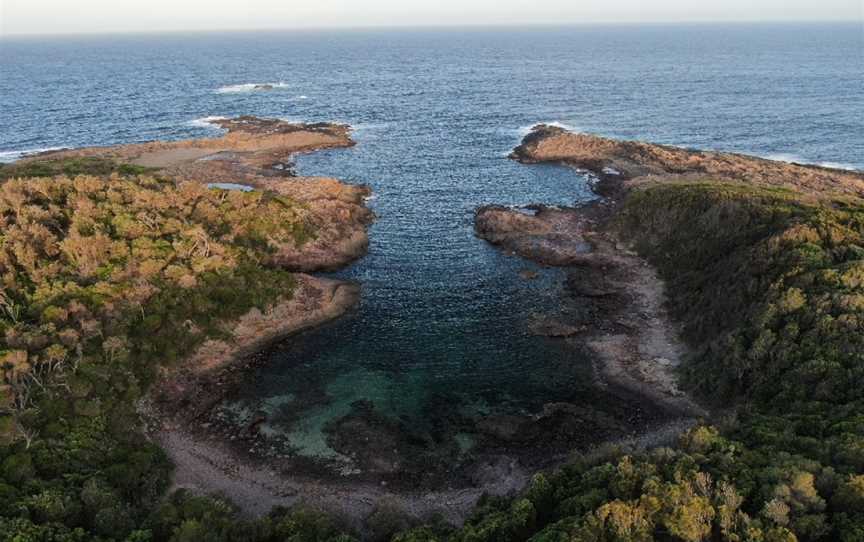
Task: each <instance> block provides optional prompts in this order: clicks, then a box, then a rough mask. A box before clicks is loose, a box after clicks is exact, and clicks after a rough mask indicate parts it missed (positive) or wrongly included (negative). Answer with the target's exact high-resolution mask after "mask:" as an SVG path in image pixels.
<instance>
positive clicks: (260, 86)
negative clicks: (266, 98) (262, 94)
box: [216, 82, 305, 99]
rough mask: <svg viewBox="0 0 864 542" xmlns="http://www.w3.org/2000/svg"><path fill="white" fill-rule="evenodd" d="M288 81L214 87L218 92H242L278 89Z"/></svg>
mask: <svg viewBox="0 0 864 542" xmlns="http://www.w3.org/2000/svg"><path fill="white" fill-rule="evenodd" d="M289 86H290V85H288V83H282V82H279V83H242V84H240V85H226V86H224V87H219V88H218V89H216V92H217V93H218V94H240V93H244V92H259V91H268V90H280V89H285V88H288V87H289ZM301 99H305V98H301Z"/></svg>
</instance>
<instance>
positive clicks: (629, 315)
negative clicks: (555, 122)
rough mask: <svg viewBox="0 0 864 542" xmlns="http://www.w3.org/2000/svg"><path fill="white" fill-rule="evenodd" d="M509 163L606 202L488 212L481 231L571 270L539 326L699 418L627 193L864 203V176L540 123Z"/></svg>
mask: <svg viewBox="0 0 864 542" xmlns="http://www.w3.org/2000/svg"><path fill="white" fill-rule="evenodd" d="M510 157H511V158H512V159H514V160H518V161H519V162H522V163H525V164H535V163H544V162H545V163H560V164H564V165H567V166H569V167H573V168H575V169H577V170H579V171H582V172H584V173H586V174H587V175H588V176H589V178H590V179H591V180H592V185H593V187H594V190H595V192H596V193H597V194H598V196H599V199H597V200H595V201H594V202H591V203H589V204H587V205H584V206H581V207H579V208H558V207H549V206H545V205H543V204H542V203H537V204H535V205H529V206H527V207H525V208H522V209H513V208H509V207H501V206H494V205H493V206H486V207H481V208H479V209H478V210H477V212H476V217H475V230H476V232H477V235H478V236H480V237H482V238H483V239H486V240H487V241H489V242H490V243H492V244H495V245H498V246H500V247H501V248H502V249H504V250H507V251H511V252H513V253H515V254H518V255H519V256H520V257H523V258H526V259H529V260H532V261H534V262H537V263H540V264H542V265H547V266H556V267H564V268H566V269H567V270H568V280H567V286H566V293H565V298H566V299H565V300H563V301H564V302H565V303H566V304H571V305H575V306H578V307H579V310H575V311H570V312H569V313H562V314H556V315H549V316H548V317H546V318H543V319H541V320H540V321H538V322H537V323H536V325H535V327H534V329H535V332H536V333H538V334H540V335H546V336H554V337H561V338H563V339H565V340H567V341H570V342H572V343H574V344H575V345H580V346H584V347H588V348H589V349H590V350H591V351H593V352H594V354H595V355H596V356H597V359H598V360H599V361H600V364H599V367H598V369H599V370H600V373H601V375H602V376H603V378H604V379H607V380H608V381H609V382H611V383H614V384H617V385H623V386H625V387H626V388H628V389H631V390H633V391H636V392H639V393H642V394H644V395H645V396H647V397H649V398H651V399H653V400H655V401H658V402H659V403H660V404H663V405H665V406H667V407H668V408H670V409H672V410H673V411H677V412H680V413H681V414H684V415H687V416H691V417H694V419H695V418H699V417H703V416H707V414H708V413H707V411H706V410H705V409H704V408H702V407H700V406H699V405H697V404H696V403H694V402H693V401H692V399H690V398H688V397H687V396H686V395H685V394H684V393H683V392H682V390H681V387H680V386H679V384H678V377H677V376H676V373H677V370H678V368H679V366H680V365H681V363H682V361H683V360H684V359H686V357H687V352H688V348H687V346H686V345H685V344H684V342H683V341H682V340H681V339H680V326H679V325H678V324H676V322H675V321H674V319H673V318H672V317H671V316H670V315H669V313H668V311H667V310H666V306H667V296H666V285H665V283H664V281H663V280H662V279H661V278H660V277H659V276H658V273H657V271H656V270H655V269H654V267H653V266H652V265H651V264H649V262H648V261H647V260H646V259H645V258H644V257H640V256H639V254H637V252H636V250H635V247H634V246H633V242H632V240H629V239H628V236H627V235H624V234H623V233H622V231H621V229H620V228H619V227H618V226H619V223H618V220H619V216H618V215H619V213H620V212H621V210H622V208H623V206H624V202H625V201H626V199H627V197H628V194H629V193H630V192H631V191H632V190H638V189H643V188H645V187H647V186H652V185H658V184H671V185H675V184H681V185H684V184H686V183H688V182H694V181H705V180H709V179H710V181H711V182H712V183H730V184H732V183H742V184H745V185H747V186H754V185H755V186H765V187H771V188H779V189H790V190H795V191H796V192H797V193H801V194H806V196H807V197H810V198H820V197H824V196H825V195H829V196H831V197H835V196H836V195H837V194H843V195H849V196H862V195H864V174H862V173H861V172H855V171H843V170H834V169H830V168H824V167H819V166H811V165H802V164H788V163H783V162H777V161H772V160H766V159H762V158H757V157H752V156H746V155H740V154H733V153H721V152H708V151H697V150H687V149H681V148H677V147H670V146H663V145H656V144H651V143H643V142H632V141H616V140H612V139H608V138H604V137H599V136H595V135H590V134H581V133H571V132H568V131H567V130H564V129H562V128H559V127H555V126H546V125H538V126H536V127H535V128H534V129H533V130H532V132H531V133H530V134H528V135H527V136H526V137H525V139H524V141H523V142H522V144H521V145H519V146H518V147H517V148H516V149H515V150H514V151H513V153H512V154H511V155H510Z"/></svg>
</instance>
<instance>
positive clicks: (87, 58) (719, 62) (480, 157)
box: [0, 24, 864, 470]
mask: <svg viewBox="0 0 864 542" xmlns="http://www.w3.org/2000/svg"><path fill="white" fill-rule="evenodd" d="M259 85H269V87H270V88H268V89H267V90H264V89H262V88H260V86H259ZM234 115H258V116H270V117H279V118H285V119H290V120H296V121H310V122H312V121H338V122H344V123H348V124H351V125H352V126H353V127H354V129H355V133H354V137H355V139H356V140H357V141H358V145H357V146H356V147H354V148H351V149H342V150H332V151H325V152H319V153H314V154H309V155H304V156H300V157H298V159H297V167H298V171H299V172H300V173H301V174H308V175H328V176H335V177H338V178H340V179H343V180H345V181H348V182H352V183H363V184H368V185H370V186H371V187H372V189H373V191H374V197H373V199H371V200H370V201H369V204H370V206H371V207H372V208H373V209H374V211H375V212H376V214H377V215H378V221H377V222H376V224H375V225H374V226H373V228H372V229H371V232H370V233H371V238H372V242H371V247H370V253H369V255H368V256H367V257H366V258H365V259H363V260H362V261H360V262H358V263H357V264H355V265H353V266H351V267H350V268H348V269H346V270H344V271H342V272H339V273H337V274H335V276H338V277H341V278H347V279H350V280H356V281H359V282H361V283H362V284H363V300H362V302H361V304H360V306H359V307H358V308H357V309H356V310H355V311H353V312H352V313H351V314H349V315H348V316H347V317H345V318H343V319H342V320H340V321H338V322H336V323H334V324H331V325H328V326H325V327H324V328H322V329H320V330H316V331H313V332H310V333H306V334H304V335H302V336H300V337H295V338H292V339H290V340H289V341H287V342H286V343H285V344H283V345H280V346H279V347H277V348H274V349H273V350H272V351H271V352H269V353H268V354H267V360H268V362H267V363H263V364H259V365H258V366H256V368H255V370H254V371H251V372H250V374H249V375H248V377H246V378H245V379H244V380H243V381H242V382H240V383H239V384H238V387H237V389H236V390H235V392H234V393H233V394H232V396H231V397H230V398H229V400H227V401H226V402H225V403H224V404H223V405H222V407H221V408H220V409H219V410H218V412H217V415H216V417H217V418H218V419H219V420H221V421H222V422H223V423H228V424H232V423H233V424H237V425H238V426H242V425H243V424H245V423H248V421H249V420H251V419H255V418H257V417H259V416H260V415H261V413H263V414H264V415H265V417H266V418H267V422H266V423H265V424H264V425H263V426H262V429H261V430H262V433H263V434H264V435H266V436H267V437H268V438H270V440H271V441H272V442H271V444H270V445H268V446H267V447H265V448H266V449H265V450H264V453H268V454H277V455H280V454H281V455H290V456H298V457H305V458H310V459H315V460H320V461H323V462H325V463H328V464H332V465H338V466H339V468H342V469H343V470H344V469H345V468H349V470H350V466H351V459H350V458H348V457H346V456H345V455H344V454H343V453H341V452H339V451H338V450H337V449H336V447H335V446H334V442H335V441H334V438H335V439H337V440H338V437H339V435H338V432H339V431H340V427H342V425H344V424H342V421H344V420H345V419H346V417H349V416H355V415H357V413H358V412H359V411H364V412H365V411H368V410H369V409H372V410H373V411H374V412H375V413H376V416H377V418H376V419H379V420H380V421H381V422H380V423H382V424H384V425H387V424H391V425H393V426H398V427H400V428H401V429H400V430H401V431H402V432H404V433H409V434H410V436H411V439H412V442H413V443H415V444H416V445H417V446H420V447H421V448H422V447H424V446H425V447H426V448H429V449H432V448H435V447H438V448H441V449H446V450H450V451H448V452H446V453H448V454H451V455H455V456H458V455H460V454H466V453H467V452H468V451H470V450H471V449H472V448H473V447H474V446H475V445H477V442H478V440H481V439H482V437H481V436H479V435H478V434H477V433H476V431H475V429H474V427H475V425H474V423H473V422H474V421H476V420H477V419H481V418H488V417H489V416H506V415H512V416H531V415H535V414H537V413H538V412H540V411H542V409H543V408H544V405H547V404H549V403H553V402H559V403H568V404H573V405H579V406H580V407H584V408H586V409H588V408H590V409H591V411H592V412H593V414H586V419H588V418H591V420H592V421H591V422H590V423H588V422H586V424H585V428H584V432H583V434H579V435H577V436H575V437H573V439H574V440H575V441H578V443H579V444H585V443H590V442H596V441H600V440H603V439H605V438H610V437H613V436H621V435H619V433H622V431H625V429H627V430H629V428H632V427H633V424H638V423H644V424H649V423H651V421H652V420H654V419H655V418H654V416H653V415H652V414H651V413H650V412H647V413H646V412H643V411H642V410H640V408H639V407H638V406H637V403H638V401H637V400H636V399H634V398H632V397H626V396H622V395H620V394H617V393H615V392H614V390H608V389H604V388H601V387H598V386H597V385H596V381H595V375H594V371H593V367H592V360H591V359H590V356H588V355H587V354H585V353H580V352H579V351H574V350H573V349H571V348H567V347H565V346H564V345H563V344H562V343H561V342H560V341H555V340H551V339H543V338H539V337H535V336H533V335H532V334H531V333H530V332H529V331H528V326H529V323H530V322H531V321H532V318H535V317H536V316H537V315H538V314H541V313H544V312H545V311H548V310H550V308H556V306H557V305H556V304H557V299H558V297H557V296H558V293H559V292H560V290H561V288H562V287H563V286H562V285H563V281H564V279H565V277H564V274H563V272H561V271H556V270H549V269H539V268H537V267H536V266H534V265H533V264H530V263H528V262H525V261H522V260H520V259H518V258H516V257H514V256H510V255H507V254H504V253H502V252H500V251H498V250H497V249H495V248H492V247H490V246H488V245H487V244H486V243H485V242H483V241H481V240H479V239H477V238H476V237H475V236H474V234H473V212H474V209H475V208H476V207H477V206H479V205H483V204H491V203H496V204H502V205H512V206H522V205H526V204H531V203H546V204H553V205H575V204H578V203H580V202H585V201H588V200H590V199H591V198H592V197H594V196H593V195H592V193H591V191H590V188H589V179H588V178H587V177H585V176H584V175H581V174H579V173H578V172H575V171H573V170H570V169H567V168H564V167H559V166H551V165H539V166H524V165H520V164H517V163H515V162H513V161H510V160H508V159H507V158H506V156H507V154H508V152H509V151H510V150H511V149H512V148H513V147H514V146H515V145H517V144H518V143H519V141H520V139H521V138H522V137H523V136H524V135H525V134H526V133H527V132H528V130H529V129H530V127H531V126H532V125H534V124H536V123H540V122H544V123H555V124H558V125H560V126H563V127H566V128H569V129H572V130H579V131H586V132H591V133H596V134H601V135H606V136H611V137H617V138H627V139H644V140H649V141H652V142H658V143H665V144H670V145H678V146H685V147H696V148H702V149H718V150H725V151H737V152H744V153H749V154H755V155H759V156H764V157H769V158H772V159H777V160H788V161H799V162H807V163H817V164H823V165H829V166H832V167H841V168H853V169H855V168H857V169H864V31H862V28H861V26H860V25H855V24H831V25H829V24H811V25H804V24H783V25H767V24H766V25H756V24H749V25H743V24H742V25H707V24H705V25H672V26H669V25H646V26H627V25H616V26H572V27H534V28H498V29H482V28H476V29H468V28H453V29H416V30H363V31H360V30H355V31H338V32H337V31H330V32H325V31H315V32H313V31H303V32H288V31H285V32H259V33H223V34H208V33H202V34H162V35H140V36H138V35H135V36H130V35H125V36H96V37H74V38H73V37H66V38H59V37H58V38H53V37H44V38H26V39H24V38H19V39H14V40H12V39H4V40H0V161H11V160H14V159H16V158H17V157H20V156H21V155H22V154H23V153H26V152H28V151H34V150H39V149H49V148H63V147H79V146H86V145H107V144H116V143H129V142H137V141H146V140H152V139H179V138H189V137H205V136H209V135H216V134H218V133H219V131H218V129H216V128H215V127H214V126H213V125H212V124H210V123H209V122H208V120H209V119H212V118H213V117H222V116H224V117H227V116H234ZM524 270H534V271H538V272H540V277H539V279H538V280H536V281H526V280H524V279H523V278H521V277H520V272H522V271H524ZM364 409H365V410H364ZM598 416H601V417H604V418H603V419H604V420H605V421H604V422H603V423H605V426H608V427H610V428H611V429H610V430H609V431H605V430H598V429H597V428H598V427H600V426H603V424H600V423H599V422H596V420H595V418H596V417H598ZM642 418H644V419H642ZM550 442H552V441H550ZM555 442H557V441H555ZM417 443H419V444H417ZM561 444H562V446H564V445H570V444H573V443H569V444H568V443H567V442H564V443H561ZM544 446H545V444H544Z"/></svg>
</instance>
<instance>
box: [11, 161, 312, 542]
mask: <svg viewBox="0 0 864 542" xmlns="http://www.w3.org/2000/svg"><path fill="white" fill-rule="evenodd" d="M91 165H92V164H91ZM58 167H59V166H58ZM68 167H69V166H68V164H67V165H65V166H63V168H68ZM106 173H114V175H113V176H102V177H95V176H92V175H82V176H77V177H74V178H69V177H52V178H28V179H12V180H7V181H5V182H3V183H2V184H0V286H2V289H0V371H2V373H0V376H2V381H0V420H2V423H0V438H2V440H3V441H4V445H3V446H0V477H2V478H0V540H15V541H29V540H91V539H101V540H125V539H127V537H128V540H142V541H143V540H151V539H153V540H161V539H169V538H172V539H176V540H195V539H201V538H196V537H197V536H198V535H197V534H195V533H196V529H200V528H201V527H196V522H198V524H200V525H203V526H204V527H203V528H206V529H211V528H213V526H214V521H213V519H212V516H214V515H218V516H219V517H221V518H223V519H222V521H223V522H229V523H234V522H236V517H235V515H234V512H233V509H226V508H225V507H224V506H221V507H220V506H218V501H212V502H211V501H207V500H205V501H206V502H207V503H208V504H206V506H209V507H212V508H213V511H211V512H209V514H210V516H207V517H203V516H200V514H199V515H198V516H196V515H195V514H192V513H189V514H186V515H184V514H181V515H178V516H176V518H175V519H172V518H173V517H174V516H171V515H170V514H168V515H166V516H165V517H157V518H156V519H154V516H153V510H168V509H166V508H164V506H165V505H163V508H157V505H159V503H160V502H161V501H162V499H163V495H164V493H165V490H166V489H167V487H168V481H169V476H170V465H169V464H168V461H167V460H166V458H165V457H164V455H163V453H162V452H161V451H160V450H159V449H158V448H157V447H155V446H154V445H152V444H150V443H149V442H147V441H146V439H145V438H144V437H143V436H142V435H141V434H140V432H139V429H138V428H139V423H138V416H137V414H136V412H135V403H136V401H137V399H139V398H140V397H141V395H142V393H143V391H144V390H145V389H146V387H147V385H148V383H149V382H150V381H151V380H152V378H153V375H154V374H155V369H156V367H157V365H158V364H159V363H163V362H170V361H171V360H173V359H177V358H180V357H182V356H184V355H187V354H188V353H190V352H191V351H192V349H193V348H195V346H197V345H198V344H199V343H200V342H201V341H203V340H205V339H206V338H207V337H212V336H214V335H217V334H219V333H220V332H221V327H220V324H221V323H223V322H225V321H227V320H231V319H234V318H237V317H239V316H241V315H242V314H244V313H246V312H248V311H249V310H250V309H251V308H252V307H256V306H257V307H260V308H265V307H266V306H267V305H269V304H270V303H272V302H273V301H275V300H276V299H279V298H280V297H283V296H288V295H290V294H291V291H292V289H293V286H294V280H293V277H292V275H291V274H290V273H288V272H286V271H282V270H279V269H272V268H269V267H267V266H266V263H267V262H268V260H269V258H270V254H271V252H272V249H273V246H274V245H273V242H286V241H288V242H290V241H291V240H292V239H303V238H306V237H308V235H309V232H308V231H306V227H305V225H304V220H303V218H302V215H301V213H300V212H299V207H297V206H296V205H295V204H293V203H292V202H291V201H289V200H287V199H284V198H280V197H275V196H273V195H270V194H265V193H261V192H255V193H241V192H224V191H216V190H208V189H206V188H205V187H204V186H203V185H199V184H182V185H179V186H175V185H174V184H173V183H170V182H166V181H163V180H159V179H155V178H151V177H129V178H127V177H120V176H118V175H116V169H111V170H110V171H107V170H106ZM184 498H185V499H189V498H188V497H186V496H181V497H178V499H179V500H175V501H174V503H175V508H176V506H179V504H177V503H181V504H182V500H183V499H184ZM195 502H197V501H192V500H190V502H189V503H188V504H183V506H181V509H183V510H185V509H189V508H194V503H195ZM200 506H202V507H206V506H205V505H203V504H202V505H200ZM166 513H167V512H166ZM157 516H158V514H157ZM187 516H188V517H187ZM226 532H227V531H226ZM208 536H209V535H208ZM212 536H214V537H215V536H222V535H221V534H219V533H215V532H214V534H213V535H212ZM219 539H223V538H219ZM234 539H237V540H242V539H244V538H242V537H239V535H238V536H237V537H234ZM264 539H265V538H262V540H264Z"/></svg>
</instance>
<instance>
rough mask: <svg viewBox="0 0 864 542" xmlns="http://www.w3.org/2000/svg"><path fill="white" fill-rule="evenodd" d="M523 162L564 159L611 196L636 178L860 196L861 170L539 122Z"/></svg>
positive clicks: (863, 188) (519, 153)
mask: <svg viewBox="0 0 864 542" xmlns="http://www.w3.org/2000/svg"><path fill="white" fill-rule="evenodd" d="M511 156H512V157H513V158H514V159H516V160H519V161H521V162H524V163H537V162H563V163H566V164H569V165H572V166H576V167H579V168H583V169H587V170H589V171H591V172H593V173H594V174H596V175H597V176H598V177H599V178H600V179H601V181H602V182H601V185H600V187H599V189H600V190H599V191H600V192H601V193H603V194H607V195H608V194H613V193H615V192H616V191H617V190H620V189H622V187H623V185H624V184H625V183H626V184H627V185H634V184H639V183H641V182H658V181H661V182H674V181H694V180H710V181H726V182H745V183H751V184H759V185H766V186H773V187H781V188H790V189H794V190H797V191H799V192H804V193H807V194H811V195H814V196H817V197H818V196H819V195H821V194H823V193H826V192H833V193H835V194H849V195H857V196H862V195H864V173H862V172H858V171H845V170H838V169H831V168H826V167H821V166H815V165H806V164H790V163H786V162H778V161H774V160H767V159H765V158H758V157H754V156H746V155H743V154H735V153H725V152H714V151H700V150H691V149H683V148H679V147H671V146H667V145H657V144H653V143H643V142H638V141H618V140H614V139H608V138H605V137H599V136H595V135H590V134H575V133H571V132H568V131H566V130H563V129H561V128H558V127H555V126H546V125H539V126H537V127H535V128H534V130H533V131H532V132H531V133H530V134H529V135H528V136H527V137H525V139H524V140H523V142H522V144H521V145H520V146H519V147H517V148H516V149H515V150H514V151H513V153H512V155H511Z"/></svg>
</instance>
